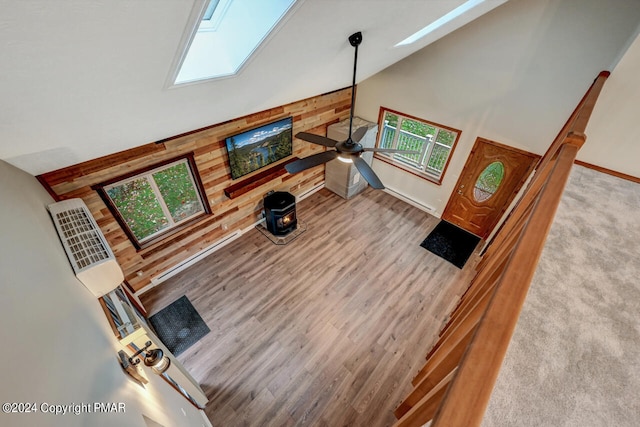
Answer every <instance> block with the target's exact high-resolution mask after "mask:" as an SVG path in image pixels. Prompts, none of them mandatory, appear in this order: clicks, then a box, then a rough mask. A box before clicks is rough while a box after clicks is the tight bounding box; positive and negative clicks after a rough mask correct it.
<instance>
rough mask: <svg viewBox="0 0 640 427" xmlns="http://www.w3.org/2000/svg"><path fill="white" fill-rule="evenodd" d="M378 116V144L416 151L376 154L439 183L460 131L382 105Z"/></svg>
mask: <svg viewBox="0 0 640 427" xmlns="http://www.w3.org/2000/svg"><path fill="white" fill-rule="evenodd" d="M379 117H380V119H379V123H378V125H379V127H378V128H379V129H380V131H379V132H378V135H379V138H378V144H377V147H380V148H394V149H399V150H407V151H418V152H419V154H403V153H375V156H376V158H378V159H380V160H382V161H385V162H387V163H390V164H392V165H394V166H396V167H399V168H401V169H404V170H406V171H408V172H411V173H413V174H415V175H418V176H420V177H422V178H425V179H428V180H429V181H433V182H435V183H437V184H440V183H441V182H442V178H443V176H444V173H445V171H446V169H447V165H448V164H449V159H450V158H451V153H453V149H454V148H455V145H456V143H457V142H458V139H459V138H460V133H461V131H460V130H458V129H454V128H451V127H448V126H444V125H440V124H437V123H433V122H429V121H427V120H424V119H419V118H417V117H413V116H410V115H408V114H404V113H400V112H398V111H394V110H390V109H388V108H385V107H380V115H379Z"/></svg>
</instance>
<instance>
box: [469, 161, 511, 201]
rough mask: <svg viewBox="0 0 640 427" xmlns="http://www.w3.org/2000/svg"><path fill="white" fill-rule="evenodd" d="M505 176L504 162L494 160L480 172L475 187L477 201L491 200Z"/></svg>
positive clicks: (474, 193)
mask: <svg viewBox="0 0 640 427" xmlns="http://www.w3.org/2000/svg"><path fill="white" fill-rule="evenodd" d="M503 178H504V165H503V164H502V162H493V163H491V164H490V165H489V166H487V167H486V168H484V170H483V171H482V173H480V176H479V177H478V180H477V181H476V183H475V186H474V188H473V198H474V199H476V201H477V202H484V201H485V200H489V199H490V198H491V196H493V195H494V194H495V192H496V191H498V187H500V184H501V183H502V179H503Z"/></svg>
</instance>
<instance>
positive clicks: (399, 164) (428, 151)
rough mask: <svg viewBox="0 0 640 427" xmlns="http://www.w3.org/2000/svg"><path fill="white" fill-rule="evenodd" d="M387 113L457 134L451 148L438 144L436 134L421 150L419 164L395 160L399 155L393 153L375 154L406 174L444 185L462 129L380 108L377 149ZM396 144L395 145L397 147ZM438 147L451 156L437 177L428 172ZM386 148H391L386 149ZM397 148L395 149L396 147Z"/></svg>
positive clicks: (406, 160) (394, 140)
mask: <svg viewBox="0 0 640 427" xmlns="http://www.w3.org/2000/svg"><path fill="white" fill-rule="evenodd" d="M386 113H390V114H394V115H396V116H398V118H399V119H401V120H404V119H409V120H413V121H416V122H420V123H422V124H425V125H427V126H430V127H435V128H436V131H440V130H445V131H449V132H454V133H455V134H456V137H455V139H454V141H453V142H452V144H451V147H447V146H446V145H445V144H442V143H439V142H436V139H437V138H438V134H437V132H436V134H435V135H434V136H433V137H432V139H431V142H433V143H429V144H424V145H423V147H422V150H421V153H420V155H419V159H420V161H419V162H417V163H416V162H413V164H411V163H412V162H411V161H410V160H409V159H403V160H400V159H395V158H394V157H395V156H397V154H395V155H394V154H392V153H378V152H375V153H374V157H375V158H376V159H378V160H380V161H383V162H385V163H387V164H389V165H391V166H394V167H396V168H398V169H401V170H403V171H405V172H409V173H411V174H412V175H415V176H417V177H420V178H422V179H424V180H427V181H430V182H433V183H434V184H437V185H442V181H443V179H444V176H445V174H446V172H447V168H448V167H449V163H450V162H451V158H452V157H453V153H454V151H455V148H456V146H457V145H458V141H459V140H460V135H461V134H462V131H461V130H460V129H456V128H453V127H451V126H446V125H443V124H440V123H436V122H432V121H430V120H425V119H423V118H420V117H416V116H413V115H411V114H406V113H402V112H400V111H396V110H393V109H391V108H387V107H384V106H380V111H379V113H378V129H379V130H378V137H377V139H376V148H379V147H380V144H381V142H382V138H383V136H384V132H385V131H384V117H385V114H386ZM399 123H401V121H400V120H399ZM397 135H398V134H396V136H395V137H394V139H393V142H394V143H395V144H397V140H398V136H397ZM395 144H394V145H395ZM436 145H439V146H443V147H447V148H449V154H448V155H447V159H446V160H445V162H444V166H443V167H442V172H440V174H439V175H436V174H434V173H430V172H429V171H428V165H429V160H430V159H431V156H432V154H433V151H434V147H435V146H436ZM385 148H389V147H385ZM394 148H395V147H394Z"/></svg>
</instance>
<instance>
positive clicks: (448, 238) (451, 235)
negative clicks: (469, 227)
mask: <svg viewBox="0 0 640 427" xmlns="http://www.w3.org/2000/svg"><path fill="white" fill-rule="evenodd" d="M479 241H480V237H478V236H476V235H475V234H471V233H469V232H468V231H466V230H463V229H462V228H460V227H456V226H455V225H453V224H451V223H448V222H447V221H440V223H439V224H438V225H436V228H434V229H433V231H431V233H429V235H428V236H427V238H426V239H424V241H423V242H422V243H421V244H420V246H422V247H423V248H425V249H426V250H428V251H429V252H433V253H434V254H436V255H438V256H439V257H441V258H444V259H446V260H447V261H449V262H450V263H451V264H453V265H455V266H456V267H458V268H462V267H464V264H465V263H466V262H467V260H468V259H469V257H470V256H471V254H472V253H473V250H474V249H475V248H476V246H477V245H478V242H479Z"/></svg>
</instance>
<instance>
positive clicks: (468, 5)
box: [395, 0, 484, 47]
mask: <svg viewBox="0 0 640 427" xmlns="http://www.w3.org/2000/svg"><path fill="white" fill-rule="evenodd" d="M482 2H484V0H468V1H467V2H465V3H463V4H461V5H460V6H458V7H456V8H455V9H453V10H452V11H451V12H449V13H447V14H446V15H444V16H441V17H440V18H438V19H436V20H435V21H433V22H432V23H431V24H429V25H427V26H426V27H424V28H423V29H421V30H420V31H417V32H415V33H413V34H412V35H410V36H409V37H407V38H406V39H404V40H402V41H401V42H400V43H398V44H397V45H395V47H398V46H405V45H408V44H411V43H414V42H417V41H418V40H420V39H421V38H423V37H425V36H426V35H428V34H430V33H432V32H434V31H435V30H437V29H438V28H440V27H442V26H443V25H445V24H447V23H449V22H451V21H453V20H454V19H456V18H457V17H459V16H460V15H463V14H465V13H466V12H468V11H470V10H471V9H473V8H474V7H476V6H478V5H479V4H481V3H482Z"/></svg>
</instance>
